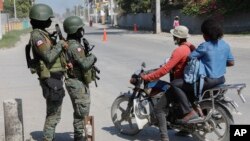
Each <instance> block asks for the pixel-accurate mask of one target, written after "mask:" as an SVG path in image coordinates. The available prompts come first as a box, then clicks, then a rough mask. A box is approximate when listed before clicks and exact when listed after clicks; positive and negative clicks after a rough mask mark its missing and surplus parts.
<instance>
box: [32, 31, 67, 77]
mask: <svg viewBox="0 0 250 141" xmlns="http://www.w3.org/2000/svg"><path fill="white" fill-rule="evenodd" d="M34 32H38V33H39V34H40V35H42V36H43V37H44V38H45V40H46V44H48V46H47V47H48V48H47V50H49V49H52V48H53V47H54V46H53V44H52V41H51V39H50V37H49V35H48V33H46V32H44V31H42V30H40V29H34V30H33V31H32V32H31V35H32V33H34ZM31 41H32V36H31ZM31 47H32V52H33V55H34V60H37V61H35V62H36V65H35V66H36V68H35V70H36V73H37V74H38V76H39V77H40V78H41V79H43V78H49V77H50V73H51V72H64V71H65V70H66V69H65V68H66V67H65V65H66V60H65V56H64V55H63V54H62V53H61V54H60V55H59V57H58V58H57V59H56V60H55V62H53V63H51V64H46V63H45V62H44V61H43V60H42V59H41V57H40V56H39V54H38V53H36V46H34V45H33V44H32V42H31Z"/></svg>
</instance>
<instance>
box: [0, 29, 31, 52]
mask: <svg viewBox="0 0 250 141" xmlns="http://www.w3.org/2000/svg"><path fill="white" fill-rule="evenodd" d="M29 32H31V29H30V28H29V29H24V30H13V31H10V32H7V33H6V34H5V35H4V36H3V38H2V40H0V49H1V48H9V47H13V46H14V45H15V44H16V42H18V41H19V40H20V36H21V35H23V34H27V33H29Z"/></svg>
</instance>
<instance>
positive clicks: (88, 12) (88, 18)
mask: <svg viewBox="0 0 250 141" xmlns="http://www.w3.org/2000/svg"><path fill="white" fill-rule="evenodd" d="M89 21H90V4H89V0H88V22H89Z"/></svg>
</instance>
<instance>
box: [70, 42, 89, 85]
mask: <svg viewBox="0 0 250 141" xmlns="http://www.w3.org/2000/svg"><path fill="white" fill-rule="evenodd" d="M68 44H69V46H70V47H69V48H70V49H77V48H79V47H80V48H81V49H82V50H84V48H83V47H82V45H81V44H80V43H78V42H77V41H75V40H69V41H68ZM79 55H80V56H81V58H86V56H85V52H84V51H82V52H80V53H79ZM66 58H67V62H71V63H72V64H73V69H71V70H68V72H67V74H68V76H69V77H72V78H77V79H78V80H80V81H82V82H83V83H84V84H86V85H88V84H89V83H90V82H92V81H93V79H92V78H93V77H92V68H91V69H89V70H87V71H84V70H83V69H81V67H80V66H79V64H77V63H76V62H75V60H74V58H73V57H72V56H71V55H67V57H66Z"/></svg>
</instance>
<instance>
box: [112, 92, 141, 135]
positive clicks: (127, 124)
mask: <svg viewBox="0 0 250 141" xmlns="http://www.w3.org/2000/svg"><path fill="white" fill-rule="evenodd" d="M128 102H129V97H127V96H124V95H122V96H119V97H117V98H116V99H115V101H114V102H113V104H112V107H111V119H112V121H113V123H114V125H115V127H116V128H117V129H118V130H119V131H120V133H122V134H125V135H136V134H138V133H139V132H140V130H139V129H138V126H137V124H136V121H135V117H134V115H133V106H131V107H130V109H127V107H128ZM126 109H127V110H126ZM127 111H128V112H127Z"/></svg>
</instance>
